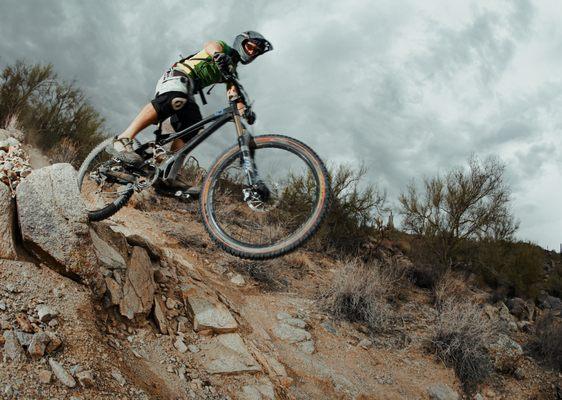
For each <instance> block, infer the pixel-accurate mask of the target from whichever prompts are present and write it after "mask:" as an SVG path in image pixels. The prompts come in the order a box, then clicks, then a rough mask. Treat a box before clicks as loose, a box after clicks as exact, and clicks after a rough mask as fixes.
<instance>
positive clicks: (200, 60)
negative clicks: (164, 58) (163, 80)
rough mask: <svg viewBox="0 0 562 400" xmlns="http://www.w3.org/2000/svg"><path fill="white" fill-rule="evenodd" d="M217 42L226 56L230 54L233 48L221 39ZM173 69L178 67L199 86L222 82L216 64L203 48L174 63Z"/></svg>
mask: <svg viewBox="0 0 562 400" xmlns="http://www.w3.org/2000/svg"><path fill="white" fill-rule="evenodd" d="M218 43H219V44H220V45H221V46H222V48H223V52H224V53H225V54H226V55H227V56H232V53H233V52H234V50H233V49H232V48H231V47H230V46H229V45H227V44H226V43H225V42H223V41H222V40H219V41H218ZM235 68H236V65H235ZM174 69H178V70H180V71H182V72H183V73H185V74H186V75H188V76H190V77H192V78H194V80H195V81H196V82H197V84H198V85H199V86H200V88H204V87H206V86H210V85H213V84H215V83H221V82H223V78H222V74H221V72H220V71H219V68H218V66H217V65H216V64H215V62H214V61H213V58H212V57H211V56H210V55H209V54H208V53H207V52H206V51H205V49H203V50H201V51H200V52H199V53H197V54H195V55H193V56H191V57H189V58H188V59H186V60H182V61H181V62H178V63H176V64H174ZM234 73H236V71H234Z"/></svg>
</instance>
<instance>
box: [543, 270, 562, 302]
mask: <svg viewBox="0 0 562 400" xmlns="http://www.w3.org/2000/svg"><path fill="white" fill-rule="evenodd" d="M545 289H546V290H547V291H548V293H550V294H551V295H552V296H556V297H562V264H558V265H556V266H555V267H554V268H553V270H552V271H550V273H549V275H548V279H547V281H546V287H545Z"/></svg>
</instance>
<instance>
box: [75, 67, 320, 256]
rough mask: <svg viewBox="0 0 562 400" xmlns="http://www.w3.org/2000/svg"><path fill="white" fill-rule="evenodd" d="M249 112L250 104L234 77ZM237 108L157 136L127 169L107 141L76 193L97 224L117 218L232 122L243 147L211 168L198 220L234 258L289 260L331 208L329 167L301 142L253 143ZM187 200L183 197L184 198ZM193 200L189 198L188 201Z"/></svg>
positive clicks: (258, 139) (82, 172) (275, 138)
mask: <svg viewBox="0 0 562 400" xmlns="http://www.w3.org/2000/svg"><path fill="white" fill-rule="evenodd" d="M228 81H229V82H230V83H231V84H233V85H235V86H236V88H237V89H238V93H239V96H240V97H239V99H240V100H242V101H243V102H244V104H245V105H246V107H247V109H248V110H249V109H250V105H249V104H248V101H247V99H248V96H247V94H246V92H245V91H244V88H243V87H242V85H241V84H240V82H238V80H237V79H236V78H235V77H228ZM242 119H243V116H242V115H240V113H239V112H238V108H237V107H236V103H235V101H234V100H230V102H229V106H228V107H227V108H224V109H222V110H219V111H217V112H215V113H214V114H212V115H210V116H208V117H206V118H204V119H203V120H201V121H199V122H197V123H195V124H193V125H191V126H190V127H187V128H185V129H183V130H181V131H179V132H173V133H169V134H164V133H163V132H162V130H161V129H160V127H159V129H157V130H156V131H155V132H154V133H155V134H154V140H150V141H148V142H147V143H143V144H140V143H137V145H136V147H135V151H136V152H137V153H138V154H140V155H141V156H142V157H143V159H144V162H143V163H142V164H141V165H136V166H132V165H128V164H125V163H122V162H121V161H120V160H118V159H116V158H114V157H112V156H111V155H109V154H108V153H106V152H105V147H106V146H107V144H108V143H110V141H111V140H113V139H112V138H109V139H107V140H105V141H103V142H102V143H100V144H99V145H98V146H96V147H95V148H94V149H93V150H92V151H91V153H90V154H89V155H88V156H87V157H86V159H85V160H84V162H83V163H82V166H81V167H80V169H79V171H78V187H79V189H80V192H81V195H82V198H83V200H84V202H85V204H86V207H87V209H88V216H89V219H90V220H91V221H100V220H103V219H105V218H108V217H110V216H111V215H113V214H115V213H116V212H118V211H119V210H120V209H121V208H122V207H123V206H125V204H127V202H128V201H129V199H130V198H131V196H132V195H133V193H135V192H140V191H143V190H146V189H148V188H150V187H151V186H153V185H154V184H155V183H156V182H157V181H158V180H161V181H165V180H166V179H169V178H170V172H171V170H172V165H173V163H174V162H175V161H176V159H177V158H178V157H180V155H181V154H189V153H190V152H192V151H193V150H194V149H195V148H196V147H197V146H198V145H199V144H201V143H202V142H203V141H204V140H205V139H207V138H208V137H209V136H210V135H212V134H213V133H214V132H216V131H217V130H218V129H219V128H220V127H222V126H223V125H225V124H227V123H229V122H233V123H234V127H235V132H236V137H237V143H236V144H234V145H233V146H232V147H230V148H228V149H227V150H226V151H224V152H223V153H222V154H221V155H219V156H218V158H217V159H216V161H214V162H213V164H212V165H211V166H210V168H209V170H208V172H207V174H206V177H205V179H204V181H203V183H202V186H201V189H200V193H199V212H200V215H201V218H202V222H203V224H204V226H205V229H206V230H207V232H208V234H209V236H210V237H211V239H212V240H213V242H214V243H215V244H216V245H218V246H219V247H220V248H221V249H223V250H225V251H226V252H228V253H230V254H233V255H235V256H238V257H241V258H247V259H255V260H263V259H270V258H274V257H278V256H281V255H283V254H286V253H288V252H290V251H292V250H294V249H296V248H297V247H298V246H300V245H302V244H303V243H304V242H305V241H306V240H308V239H309V238H310V237H311V236H312V235H313V234H314V233H315V232H316V230H317V229H318V228H319V226H320V224H321V222H322V220H323V218H324V216H325V215H326V211H327V208H328V204H329V199H330V185H329V178H328V173H327V171H326V167H325V165H324V164H323V162H322V160H321V159H320V158H319V157H318V155H317V154H316V153H315V152H314V151H313V150H312V149H311V148H310V147H308V146H307V145H305V144H304V143H302V142H301V141H299V140H296V139H293V138H291V137H288V136H283V135H261V136H253V135H251V134H250V132H248V130H247V127H246V126H245V124H244V123H243V121H242ZM175 139H184V141H185V145H184V146H183V147H182V148H181V149H179V150H178V151H176V152H171V151H169V150H167V147H165V146H166V145H167V144H169V143H171V142H173V141H174V140H175ZM178 194H179V195H182V193H178ZM189 195H190V194H189V193H186V194H185V196H186V197H189Z"/></svg>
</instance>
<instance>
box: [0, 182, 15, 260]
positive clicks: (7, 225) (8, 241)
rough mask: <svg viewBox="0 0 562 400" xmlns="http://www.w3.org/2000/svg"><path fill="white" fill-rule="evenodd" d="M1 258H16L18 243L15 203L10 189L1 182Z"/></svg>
mask: <svg viewBox="0 0 562 400" xmlns="http://www.w3.org/2000/svg"><path fill="white" fill-rule="evenodd" d="M0 210H2V212H1V213H0V258H5V259H8V260H14V259H15V258H16V245H15V240H14V210H15V204H14V200H13V199H12V193H11V192H10V189H8V187H7V186H6V185H5V184H3V183H2V182H0Z"/></svg>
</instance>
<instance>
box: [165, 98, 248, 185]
mask: <svg viewBox="0 0 562 400" xmlns="http://www.w3.org/2000/svg"><path fill="white" fill-rule="evenodd" d="M230 121H234V126H235V127H236V134H237V138H238V144H239V146H240V150H241V152H242V161H243V166H244V169H245V172H246V175H247V177H248V180H249V183H250V185H253V184H255V183H256V181H257V179H258V178H257V172H256V168H255V164H254V162H253V160H252V158H251V153H250V150H249V142H250V140H251V136H250V135H249V134H248V133H247V132H246V129H245V127H244V125H243V124H242V121H241V116H240V113H239V112H238V108H237V106H236V103H235V102H233V101H231V102H230V106H229V107H227V108H224V109H222V110H219V111H217V112H215V113H214V114H212V115H210V116H208V117H206V118H204V119H202V120H201V121H199V122H197V123H195V124H193V125H191V126H189V127H187V128H185V129H183V130H181V131H179V132H176V133H172V134H170V135H162V134H161V133H159V131H156V140H155V143H156V144H157V145H159V146H164V145H166V144H168V143H171V142H173V141H174V140H176V139H183V138H185V137H187V136H189V135H190V134H192V133H193V132H197V131H198V133H197V134H196V135H195V136H193V137H192V138H191V139H189V140H188V141H187V142H186V143H185V145H184V146H183V147H182V148H181V149H179V150H178V151H176V152H175V153H174V154H173V155H172V156H170V157H169V158H168V159H167V160H166V161H165V162H164V163H163V165H161V166H159V167H158V170H159V175H160V178H161V179H162V180H167V179H170V178H173V177H171V176H170V173H171V170H172V166H173V164H174V163H175V162H176V160H177V159H178V158H179V157H180V156H182V155H183V154H189V153H190V152H192V151H193V150H194V149H195V148H196V147H197V146H199V145H200V144H201V143H202V142H204V141H205V140H206V139H207V138H208V137H209V136H211V135H212V134H213V133H215V132H216V131H217V130H218V129H219V128H221V127H222V126H223V125H225V124H226V123H228V122H230ZM210 123H212V124H211V125H209V126H207V127H205V125H207V124H210Z"/></svg>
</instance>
